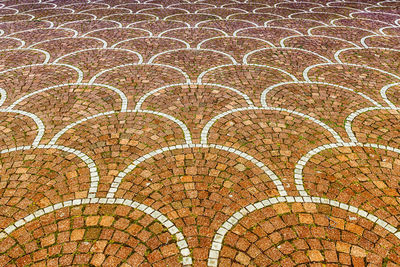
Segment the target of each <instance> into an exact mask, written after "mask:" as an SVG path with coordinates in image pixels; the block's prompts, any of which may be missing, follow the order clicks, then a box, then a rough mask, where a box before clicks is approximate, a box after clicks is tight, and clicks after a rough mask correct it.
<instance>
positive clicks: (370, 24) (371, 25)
mask: <svg viewBox="0 0 400 267" xmlns="http://www.w3.org/2000/svg"><path fill="white" fill-rule="evenodd" d="M334 25H336V26H349V27H357V28H361V29H366V30H370V31H375V32H376V33H377V34H379V29H380V28H383V27H388V26H392V25H391V24H389V23H386V22H383V21H377V20H371V19H363V18H351V19H344V18H343V19H337V20H335V22H334Z"/></svg>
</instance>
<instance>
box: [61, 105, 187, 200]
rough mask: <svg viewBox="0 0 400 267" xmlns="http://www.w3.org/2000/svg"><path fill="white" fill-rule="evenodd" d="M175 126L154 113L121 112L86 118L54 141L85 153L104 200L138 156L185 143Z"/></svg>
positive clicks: (178, 128)
mask: <svg viewBox="0 0 400 267" xmlns="http://www.w3.org/2000/svg"><path fill="white" fill-rule="evenodd" d="M184 141H185V140H184V136H183V131H182V129H181V128H180V127H179V125H178V124H176V123H174V122H173V121H171V120H169V119H167V118H163V117H161V116H159V115H155V114H146V113H136V112H132V113H131V112H129V113H126V112H121V113H114V114H110V115H103V116H100V117H96V118H93V119H89V120H87V121H85V122H82V123H81V124H78V125H76V126H74V127H73V128H72V129H69V130H68V131H67V132H65V133H64V134H63V135H62V136H61V137H60V138H59V139H58V141H57V144H63V145H65V146H68V147H72V148H75V149H77V150H80V151H82V152H84V153H86V154H87V155H88V156H89V157H91V158H92V159H93V160H94V162H95V163H96V166H97V167H98V170H99V175H100V182H99V183H100V185H99V188H98V190H99V194H98V195H99V197H105V195H106V192H107V191H108V189H109V185H110V184H111V182H112V181H113V180H114V178H115V176H116V175H117V174H118V173H119V172H120V171H123V170H124V169H125V168H126V167H127V166H128V165H129V164H131V163H132V162H133V161H134V160H136V159H138V158H139V157H141V156H143V155H145V154H147V153H150V152H151V151H154V150H157V149H159V148H162V147H166V146H172V145H179V144H182V143H183V142H184Z"/></svg>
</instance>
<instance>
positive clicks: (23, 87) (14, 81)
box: [0, 65, 78, 106]
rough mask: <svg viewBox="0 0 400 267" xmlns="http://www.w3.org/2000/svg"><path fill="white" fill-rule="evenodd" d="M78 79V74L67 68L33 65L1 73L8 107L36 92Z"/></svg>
mask: <svg viewBox="0 0 400 267" xmlns="http://www.w3.org/2000/svg"><path fill="white" fill-rule="evenodd" d="M77 79H78V73H77V72H76V71H75V70H73V69H71V68H69V67H66V66H59V65H38V66H35V65H33V66H27V67H23V68H18V69H15V70H10V71H7V72H3V73H0V88H3V89H4V90H5V91H6V92H7V99H6V101H5V102H4V105H5V106H6V105H10V104H12V103H13V102H14V101H16V100H18V99H19V98H20V97H22V96H24V95H27V94H30V93H32V92H34V91H38V90H40V89H43V88H46V87H49V86H54V85H55V84H63V83H74V82H76V81H77Z"/></svg>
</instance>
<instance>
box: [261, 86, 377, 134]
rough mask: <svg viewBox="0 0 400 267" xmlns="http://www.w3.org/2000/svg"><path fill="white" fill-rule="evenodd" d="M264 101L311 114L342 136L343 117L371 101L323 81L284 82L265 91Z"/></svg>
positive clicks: (344, 118)
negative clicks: (321, 82)
mask: <svg viewBox="0 0 400 267" xmlns="http://www.w3.org/2000/svg"><path fill="white" fill-rule="evenodd" d="M265 102H266V104H267V105H268V106H272V107H280V108H286V109H290V110H295V111H298V112H301V113H304V114H306V115H309V116H311V117H314V118H316V119H318V120H320V121H322V122H324V123H325V124H327V125H328V126H329V127H331V128H332V129H333V130H335V131H336V132H337V133H339V134H340V136H342V138H344V139H346V140H347V141H350V140H348V139H347V138H346V136H347V134H346V131H345V120H346V118H347V117H348V116H349V115H350V114H351V113H353V112H355V111H356V110H359V109H362V108H365V107H370V106H373V103H371V102H370V101H368V100H367V99H365V98H363V97H362V96H360V95H358V94H357V93H355V92H351V91H348V90H346V89H343V88H338V87H334V86H332V85H324V84H296V83H294V84H287V85H282V86H278V87H275V88H274V89H272V90H271V91H269V92H268V93H267V95H266V101H265Z"/></svg>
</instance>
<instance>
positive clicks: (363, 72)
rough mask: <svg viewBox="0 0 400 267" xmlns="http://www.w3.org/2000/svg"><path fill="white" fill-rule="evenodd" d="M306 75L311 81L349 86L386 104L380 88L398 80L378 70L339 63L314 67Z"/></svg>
mask: <svg viewBox="0 0 400 267" xmlns="http://www.w3.org/2000/svg"><path fill="white" fill-rule="evenodd" d="M308 77H309V78H310V80H311V81H318V82H328V83H334V84H337V85H342V86H345V87H348V88H351V89H353V90H355V91H356V92H361V93H364V94H366V95H367V96H369V97H371V98H372V99H374V100H376V101H377V102H379V103H381V104H386V102H384V101H383V99H382V97H381V95H380V90H381V88H382V87H383V86H385V85H387V84H392V83H395V82H400V81H399V79H397V78H396V77H393V76H392V75H389V74H387V73H384V72H381V71H378V70H374V69H370V68H367V67H364V66H352V65H339V64H332V65H323V66H317V67H314V68H312V69H311V70H310V71H309V72H308Z"/></svg>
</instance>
